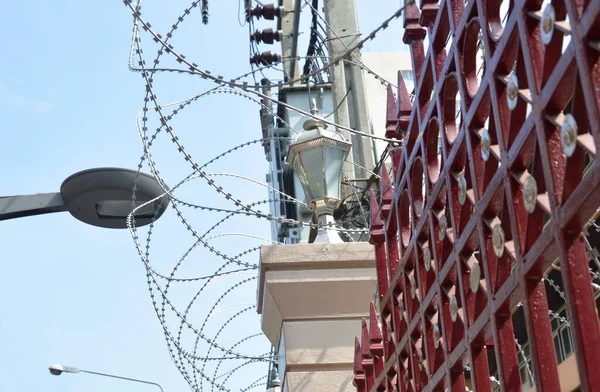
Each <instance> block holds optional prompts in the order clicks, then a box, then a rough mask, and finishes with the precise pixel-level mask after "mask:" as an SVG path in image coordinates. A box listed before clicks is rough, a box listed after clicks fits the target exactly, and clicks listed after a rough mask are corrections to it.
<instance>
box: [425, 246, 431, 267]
mask: <svg viewBox="0 0 600 392" xmlns="http://www.w3.org/2000/svg"><path fill="white" fill-rule="evenodd" d="M423 266H425V271H429V270H430V269H431V250H429V247H428V246H426V247H424V248H423Z"/></svg>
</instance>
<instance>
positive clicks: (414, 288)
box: [408, 274, 417, 299]
mask: <svg viewBox="0 0 600 392" xmlns="http://www.w3.org/2000/svg"><path fill="white" fill-rule="evenodd" d="M408 280H409V282H410V296H411V297H412V298H413V299H415V297H416V296H417V283H416V282H415V276H414V275H413V274H411V275H409V276H408Z"/></svg>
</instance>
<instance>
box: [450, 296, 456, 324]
mask: <svg viewBox="0 0 600 392" xmlns="http://www.w3.org/2000/svg"><path fill="white" fill-rule="evenodd" d="M450 318H451V319H452V321H453V322H454V321H456V319H457V318H458V301H457V300H456V296H454V295H452V296H451V297H450Z"/></svg>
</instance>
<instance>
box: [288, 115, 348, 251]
mask: <svg viewBox="0 0 600 392" xmlns="http://www.w3.org/2000/svg"><path fill="white" fill-rule="evenodd" d="M311 113H312V114H313V115H315V116H316V115H317V114H318V110H317V108H316V105H314V104H313V109H312V110H311ZM303 128H304V131H303V132H302V133H300V135H298V137H297V139H296V140H295V141H294V143H293V144H292V145H291V146H290V150H289V153H288V157H287V162H288V163H289V164H291V165H292V166H293V167H294V171H295V172H296V174H297V175H298V178H299V180H300V183H301V184H302V188H303V190H304V193H305V195H306V200H308V202H309V204H310V208H311V209H312V210H313V211H315V213H316V215H317V220H318V224H319V226H320V228H319V231H318V233H317V237H316V239H315V241H314V242H315V243H327V242H330V243H336V242H343V241H342V239H341V238H340V236H339V235H338V233H337V231H335V230H332V229H331V225H332V224H333V223H334V219H333V210H334V209H335V208H337V206H338V205H339V203H340V201H341V200H340V194H341V182H342V168H343V164H344V161H345V160H346V157H347V156H348V152H349V151H350V148H351V147H352V144H351V143H349V142H347V141H346V140H345V139H344V137H343V136H342V135H341V134H339V133H338V132H336V131H334V130H328V129H327V124H326V123H325V122H323V121H321V120H319V119H318V118H316V119H315V118H310V119H308V120H306V121H305V122H304V125H303Z"/></svg>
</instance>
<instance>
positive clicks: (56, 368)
mask: <svg viewBox="0 0 600 392" xmlns="http://www.w3.org/2000/svg"><path fill="white" fill-rule="evenodd" d="M48 370H50V374H52V375H54V376H60V375H61V374H62V372H63V367H62V365H50V366H49V367H48Z"/></svg>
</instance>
